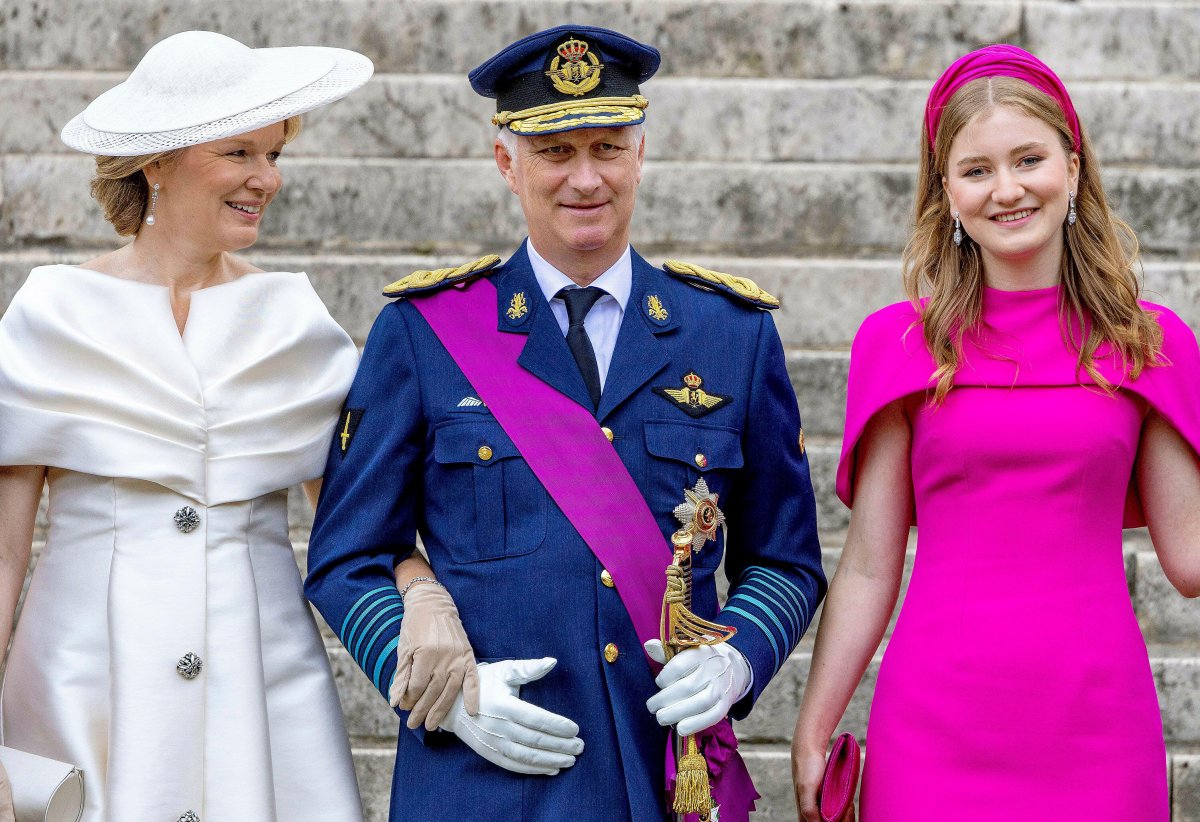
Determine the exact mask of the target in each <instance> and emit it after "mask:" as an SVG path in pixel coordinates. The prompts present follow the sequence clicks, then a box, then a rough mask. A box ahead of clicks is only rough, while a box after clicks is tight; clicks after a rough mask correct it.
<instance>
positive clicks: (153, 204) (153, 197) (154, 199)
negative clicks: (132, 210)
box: [146, 183, 159, 225]
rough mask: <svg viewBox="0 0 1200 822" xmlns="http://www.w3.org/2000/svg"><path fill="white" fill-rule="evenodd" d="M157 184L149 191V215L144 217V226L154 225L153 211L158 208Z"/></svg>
mask: <svg viewBox="0 0 1200 822" xmlns="http://www.w3.org/2000/svg"><path fill="white" fill-rule="evenodd" d="M158 189H159V185H158V183H155V184H154V186H153V187H152V190H151V191H150V213H149V214H147V215H146V225H154V211H155V209H157V208H158Z"/></svg>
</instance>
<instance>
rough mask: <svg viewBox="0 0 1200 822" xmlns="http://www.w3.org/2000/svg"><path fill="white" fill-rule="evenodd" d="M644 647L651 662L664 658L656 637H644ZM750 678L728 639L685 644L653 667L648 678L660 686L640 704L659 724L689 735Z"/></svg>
mask: <svg viewBox="0 0 1200 822" xmlns="http://www.w3.org/2000/svg"><path fill="white" fill-rule="evenodd" d="M646 653H647V654H649V655H650V658H651V659H653V660H654V661H655V662H665V661H666V658H667V657H666V654H664V653H663V647H662V643H661V642H659V641H658V640H657V639H651V640H649V641H648V642H647V643H646ZM752 681H753V674H752V672H751V670H750V663H749V662H747V661H746V658H745V657H744V656H742V652H741V651H739V650H738V649H737V648H734V647H733V646H732V645H730V644H729V643H727V642H721V643H718V644H716V645H701V646H700V647H698V648H687V649H685V650H683V651H681V652H680V653H678V654H676V655H675V656H673V657H671V661H670V662H667V663H666V665H664V666H663V669H662V670H661V671H659V674H658V676H657V677H655V679H654V684H656V685H658V687H659V689H660V690H659V692H658V693H656V694H655V695H654V696H652V697H650V699H648V700H647V701H646V707H647V708H648V709H649V710H650V713H652V714H654V716H655V718H656V719H657V720H658V724H659V725H662V726H664V727H666V726H670V725H675V726H676V727H675V732H676V733H677V734H679V735H680V736H691V735H692V734H695V733H699V732H700V731H703V730H704V729H706V728H711V727H712V726H713V725H716V724H717V723H718V722H720V721H721V720H722V719H724V718H725V716H726V714H728V713H729V709H730V708H732V707H733V705H734V703H735V702H737V701H738V700H739V699H741V698H742V697H744V696H745V695H746V694H747V693H748V692H749V691H750V685H751V683H752Z"/></svg>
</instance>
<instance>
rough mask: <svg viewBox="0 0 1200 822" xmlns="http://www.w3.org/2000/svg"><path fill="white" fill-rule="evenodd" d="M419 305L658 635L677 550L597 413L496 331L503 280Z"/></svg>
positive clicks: (628, 604) (515, 340)
mask: <svg viewBox="0 0 1200 822" xmlns="http://www.w3.org/2000/svg"><path fill="white" fill-rule="evenodd" d="M413 305H414V306H416V308H417V310H418V311H420V312H421V316H423V317H424V318H425V321H426V322H428V323H429V327H430V328H432V329H433V333H434V334H436V335H437V337H438V339H439V340H441V343H442V345H444V346H445V347H446V351H447V352H449V354H450V356H451V358H452V359H453V360H454V362H455V363H456V364H457V365H458V367H459V368H460V369H462V372H463V374H464V375H465V376H466V378H467V380H468V381H469V382H470V383H471V386H472V387H473V388H474V389H475V391H476V392H477V393H478V394H479V399H481V400H483V402H484V404H485V405H486V406H487V407H488V410H489V411H491V412H492V416H493V417H495V419H496V422H498V423H500V427H501V428H503V429H504V433H506V434H508V437H509V439H511V440H512V441H513V444H514V445H516V447H517V450H518V451H520V452H521V456H522V457H524V458H525V462H526V463H528V465H529V468H530V470H532V471H533V473H534V475H535V476H536V477H537V478H538V481H539V482H541V483H542V485H543V486H544V487H545V488H546V492H547V493H548V494H550V497H551V499H553V500H554V502H555V503H556V504H557V505H558V507H559V508H561V509H562V512H563V514H565V515H566V517H567V519H568V520H570V521H571V524H572V525H574V526H575V530H576V531H578V532H579V536H581V537H582V538H583V541H584V542H586V543H587V545H588V547H589V548H590V549H591V550H592V553H594V554H595V555H596V558H597V559H599V560H600V562H601V564H602V565H604V567H605V568H607V569H608V572H609V573H610V574H612V577H613V580H614V582H615V583H616V585H615V588H616V591H617V593H618V594H619V595H620V597H621V602H622V603H623V604H624V605H625V610H626V611H628V612H629V618H630V619H631V620H632V621H633V630H634V631H635V632H636V633H637V635H638V639H639V640H641V641H642V642H643V643H644V642H646V640H649V639H658V638H659V626H658V623H659V616H660V614H661V612H662V600H663V593H664V592H665V591H666V588H667V577H666V567H667V565H668V564H669V563H670V562H671V557H672V552H671V548H670V546H669V545H668V544H667V541H666V539H664V538H663V535H662V531H660V530H659V529H658V523H657V522H656V521H655V519H654V514H652V513H651V512H650V508H649V506H647V505H646V500H645V498H644V497H643V496H642V492H641V491H640V490H638V487H637V484H636V483H634V481H633V477H631V476H630V475H629V469H627V468H626V467H625V463H623V462H621V458H620V457H618V456H617V451H616V449H615V448H613V446H612V443H610V442H609V441H608V438H607V437H606V436H604V432H603V431H601V430H600V424H599V423H598V422H596V418H595V417H593V416H592V415H591V413H590V412H588V411H587V409H585V408H584V407H583V406H581V405H580V404H579V403H577V402H575V400H573V399H571V398H570V397H568V396H566V395H565V394H561V393H559V392H558V391H556V390H555V389H554V388H552V387H551V386H549V385H547V384H546V383H544V382H542V381H541V380H540V379H538V378H537V377H535V376H534V375H533V374H530V373H529V372H528V371H526V370H525V369H524V368H521V366H520V365H518V363H517V358H518V357H520V356H521V350H522V349H523V348H524V347H525V336H524V335H523V334H506V333H504V332H501V331H499V330H497V328H496V288H495V286H494V285H493V284H492V283H491V282H489V281H488V280H486V279H479V280H475V281H474V282H472V283H469V284H468V285H466V286H465V287H454V288H447V289H444V290H442V291H439V292H437V293H435V294H430V295H428V296H424V297H421V298H420V299H417V300H414V301H413ZM531 409H532V410H533V413H530V412H531ZM643 656H645V654H644V652H643ZM646 661H647V663H651V660H650V659H649V657H646Z"/></svg>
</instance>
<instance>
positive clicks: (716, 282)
mask: <svg viewBox="0 0 1200 822" xmlns="http://www.w3.org/2000/svg"><path fill="white" fill-rule="evenodd" d="M663 270H664V271H666V272H667V273H668V274H670V275H671V276H673V277H677V278H678V279H680V280H683V281H684V282H685V283H691V284H692V285H694V286H697V287H700V288H707V289H709V290H712V291H719V292H721V293H722V294H727V295H729V296H731V297H736V298H737V299H739V300H741V301H742V302H746V303H749V304H750V305H753V306H757V307H758V308H766V309H774V308H779V300H778V299H777V298H775V297H772V296H771V295H770V294H768V293H767V292H765V291H763V290H762V289H761V288H759V287H758V285H757V284H756V283H755V282H754V281H753V280H749V279H747V278H745V277H735V276H733V275H732V274H722V273H721V272H720V271H710V270H708V269H707V268H701V267H700V266H698V265H692V264H691V263H685V262H681V261H679V260H667V261H666V262H665V263H663Z"/></svg>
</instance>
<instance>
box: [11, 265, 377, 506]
mask: <svg viewBox="0 0 1200 822" xmlns="http://www.w3.org/2000/svg"><path fill="white" fill-rule="evenodd" d="M356 363H357V353H356V349H355V347H354V344H353V342H352V341H351V340H350V338H349V336H348V335H347V334H346V333H345V332H344V331H343V330H342V329H341V328H340V327H339V326H338V325H337V323H335V322H334V321H333V318H332V317H330V316H329V312H328V311H327V310H326V309H325V306H324V305H323V304H322V303H321V300H320V298H319V297H317V295H316V292H314V291H313V289H312V286H311V285H310V284H309V282H308V278H307V276H306V275H304V274H302V273H289V272H260V273H253V274H246V275H244V276H242V277H240V278H239V279H237V280H235V281H233V282H230V283H225V284H223V285H217V286H212V287H210V288H205V289H201V290H199V291H197V292H195V293H194V294H193V295H192V303H191V309H190V313H189V317H188V321H187V325H186V327H185V329H184V333H183V334H182V335H180V333H179V331H178V329H177V328H176V326H175V321H174V318H173V316H172V313H171V305H170V298H169V295H168V292H167V290H166V289H165V288H162V287H159V286H155V285H149V284H145V283H138V282H133V281H130V280H122V279H119V278H116V277H112V276H110V275H107V274H101V273H99V272H96V271H90V270H88V269H83V268H77V267H74V266H63V265H56V266H44V267H41V268H35V269H34V270H33V271H32V272H31V273H30V275H29V279H28V280H27V281H26V283H25V285H24V286H22V288H21V289H20V290H19V291H18V292H17V294H16V296H15V297H14V298H13V301H12V303H11V304H10V305H9V307H8V310H7V312H6V313H5V314H4V317H3V319H2V320H0V464H3V465H48V466H54V467H58V468H65V469H69V470H73V471H79V472H81V473H87V474H95V475H99V476H109V477H127V478H134V479H142V480H148V481H151V482H155V483H158V484H160V485H163V486H166V487H168V488H171V489H173V490H175V491H178V492H179V493H181V494H185V495H187V496H190V497H192V498H193V499H196V500H197V501H199V502H201V503H203V504H205V505H216V504H219V503H221V502H229V501H233V500H244V499H253V498H254V497H257V496H259V495H261V494H264V493H267V492H270V491H275V490H279V489H281V488H287V487H289V486H291V485H293V484H295V483H297V482H300V481H303V480H307V479H312V478H314V477H317V476H320V474H321V471H322V466H323V463H324V456H325V449H326V447H327V445H328V441H329V438H330V436H331V435H332V431H333V426H334V425H335V424H336V421H337V413H338V409H339V407H340V405H341V402H342V400H343V398H344V396H345V393H346V391H347V389H348V388H349V385H350V381H351V379H352V378H353V376H354V369H355V366H356Z"/></svg>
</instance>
